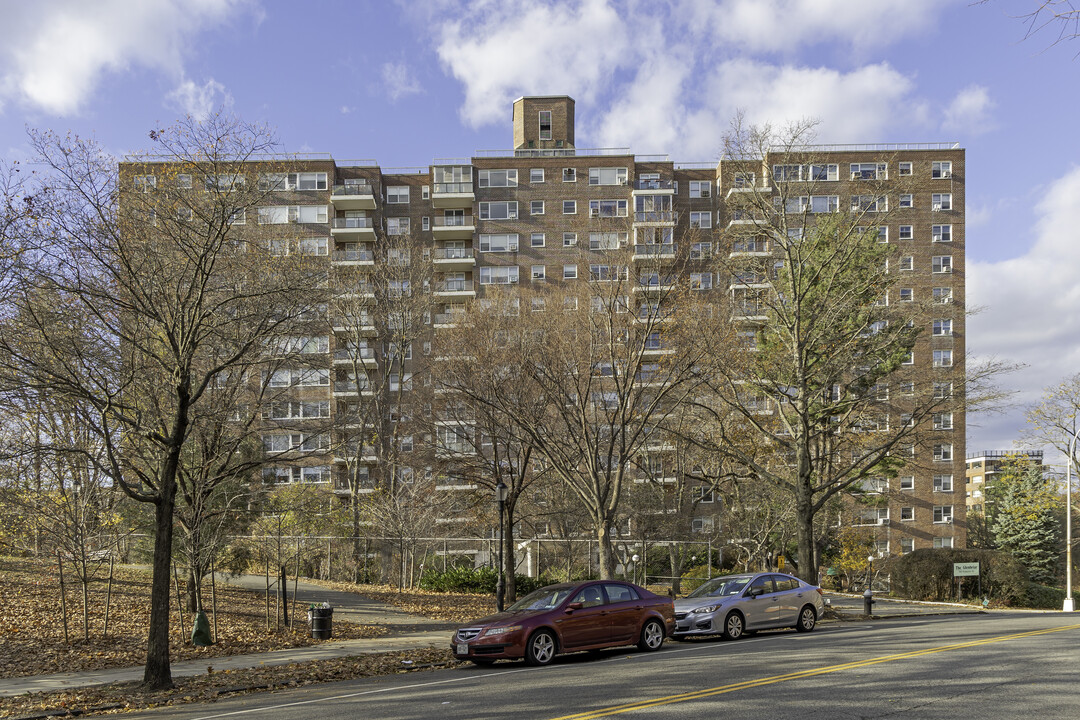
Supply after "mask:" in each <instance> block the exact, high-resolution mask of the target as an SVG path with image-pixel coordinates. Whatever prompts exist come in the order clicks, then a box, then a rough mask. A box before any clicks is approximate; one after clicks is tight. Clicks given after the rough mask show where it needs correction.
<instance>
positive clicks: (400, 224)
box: [386, 217, 410, 235]
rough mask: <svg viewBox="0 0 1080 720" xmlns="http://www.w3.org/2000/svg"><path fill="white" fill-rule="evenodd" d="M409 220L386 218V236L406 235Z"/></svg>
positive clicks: (405, 218) (404, 218)
mask: <svg viewBox="0 0 1080 720" xmlns="http://www.w3.org/2000/svg"><path fill="white" fill-rule="evenodd" d="M409 224H410V223H409V218H407V217H391V218H386V234H387V235H408V234H409Z"/></svg>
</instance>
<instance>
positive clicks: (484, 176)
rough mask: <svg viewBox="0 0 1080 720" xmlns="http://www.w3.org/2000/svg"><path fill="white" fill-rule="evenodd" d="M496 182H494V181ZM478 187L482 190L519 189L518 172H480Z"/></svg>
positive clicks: (497, 170)
mask: <svg viewBox="0 0 1080 720" xmlns="http://www.w3.org/2000/svg"><path fill="white" fill-rule="evenodd" d="M493 178H494V179H495V180H496V182H492V179H493ZM477 185H478V187H482V188H495V187H517V186H518V171H517V169H516V168H509V169H489V170H480V171H479V172H478V176H477Z"/></svg>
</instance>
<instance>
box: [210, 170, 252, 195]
mask: <svg viewBox="0 0 1080 720" xmlns="http://www.w3.org/2000/svg"><path fill="white" fill-rule="evenodd" d="M204 182H205V184H206V189H207V190H208V191H212V190H217V191H221V192H225V191H228V190H233V189H235V188H238V187H243V186H244V176H243V175H237V174H235V173H220V174H211V175H207V176H206V177H205V178H204Z"/></svg>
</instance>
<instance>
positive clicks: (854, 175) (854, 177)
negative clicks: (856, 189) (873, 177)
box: [851, 172, 862, 180]
mask: <svg viewBox="0 0 1080 720" xmlns="http://www.w3.org/2000/svg"><path fill="white" fill-rule="evenodd" d="M861 178H862V173H857V172H853V173H851V179H852V180H859V179H861Z"/></svg>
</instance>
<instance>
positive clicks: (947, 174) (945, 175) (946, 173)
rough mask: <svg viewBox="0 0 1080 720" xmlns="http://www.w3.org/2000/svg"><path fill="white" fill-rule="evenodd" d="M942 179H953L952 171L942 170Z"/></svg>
mask: <svg viewBox="0 0 1080 720" xmlns="http://www.w3.org/2000/svg"><path fill="white" fill-rule="evenodd" d="M941 177H943V178H951V177H952V170H942V171H941Z"/></svg>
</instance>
